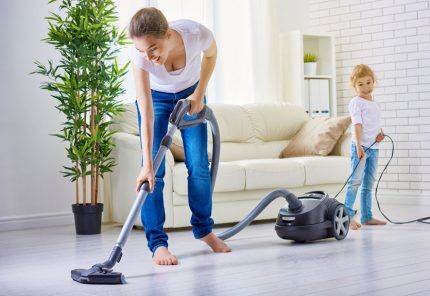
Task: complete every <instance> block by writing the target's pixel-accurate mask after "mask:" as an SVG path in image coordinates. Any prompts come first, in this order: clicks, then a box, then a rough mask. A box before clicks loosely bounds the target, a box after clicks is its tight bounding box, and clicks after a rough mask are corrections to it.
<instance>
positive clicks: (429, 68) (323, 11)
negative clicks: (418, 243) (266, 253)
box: [310, 0, 430, 198]
mask: <svg viewBox="0 0 430 296" xmlns="http://www.w3.org/2000/svg"><path fill="white" fill-rule="evenodd" d="M429 5H430V4H429V1H428V0H424V1H416V0H382V1H370V0H366V1H361V3H358V4H357V1H352V0H350V1H342V0H329V1H318V0H311V1H310V23H311V25H312V26H313V28H314V29H315V30H321V31H325V32H332V33H334V34H335V36H336V59H337V91H338V92H337V97H338V112H339V114H340V115H342V114H346V113H347V112H348V111H347V106H348V103H349V100H350V99H351V97H352V96H353V95H354V93H353V91H352V90H351V87H350V85H349V73H350V72H351V70H352V68H353V66H354V65H355V64H358V63H366V64H369V65H370V66H371V67H372V68H373V69H374V70H375V72H376V76H377V78H378V84H377V87H376V91H375V97H376V100H377V101H378V102H379V103H380V106H381V109H382V118H383V128H384V131H385V132H386V133H387V134H389V135H391V137H392V138H393V139H394V140H395V142H396V145H395V146H396V151H395V158H394V159H393V161H392V163H391V166H390V167H389V168H388V173H387V174H386V175H384V178H383V182H381V188H385V189H387V190H388V189H394V190H398V191H400V192H403V193H405V194H404V198H407V197H408V196H410V195H408V194H406V193H407V192H411V193H421V194H423V195H424V196H428V195H429V193H430V182H429V181H430V150H429V148H430V37H429V36H430V7H429ZM390 147H391V146H390V144H387V143H386V144H384V145H383V146H382V148H383V151H381V152H382V156H383V157H381V158H380V169H381V168H382V166H381V165H382V164H385V163H386V162H387V156H388V153H389V149H390ZM384 156H385V157H384Z"/></svg>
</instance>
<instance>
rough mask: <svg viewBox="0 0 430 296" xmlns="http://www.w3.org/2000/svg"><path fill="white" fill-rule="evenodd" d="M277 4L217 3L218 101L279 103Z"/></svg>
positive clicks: (264, 0)
mask: <svg viewBox="0 0 430 296" xmlns="http://www.w3.org/2000/svg"><path fill="white" fill-rule="evenodd" d="M275 8H276V1H274V0H248V1H243V0H219V1H214V13H213V15H214V27H215V35H216V38H217V42H218V52H219V59H218V64H217V69H216V73H215V83H216V97H217V99H216V100H217V101H220V102H225V103H237V104H241V103H249V102H269V101H279V100H280V95H279V94H280V91H279V89H280V75H279V73H280V69H279V47H278V22H277V18H276V16H277V14H276V11H275Z"/></svg>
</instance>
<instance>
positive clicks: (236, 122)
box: [208, 104, 256, 143]
mask: <svg viewBox="0 0 430 296" xmlns="http://www.w3.org/2000/svg"><path fill="white" fill-rule="evenodd" d="M208 106H209V107H210V108H211V109H212V111H213V112H214V114H215V118H216V120H217V122H218V126H219V131H220V137H221V142H236V143H243V142H255V141H256V139H255V133H254V130H253V125H252V124H251V119H250V117H249V115H248V113H247V112H246V110H245V109H244V108H243V107H242V106H240V105H231V104H208ZM208 133H210V127H209V125H208ZM208 140H209V142H212V134H210V136H209V137H208Z"/></svg>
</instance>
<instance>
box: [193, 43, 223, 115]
mask: <svg viewBox="0 0 430 296" xmlns="http://www.w3.org/2000/svg"><path fill="white" fill-rule="evenodd" d="M216 58H217V48H216V42H215V40H214V41H212V44H211V45H210V46H209V48H208V49H206V50H205V51H203V58H202V66H201V69H200V80H199V84H198V85H197V87H196V89H195V90H194V93H193V94H192V95H191V96H190V97H189V99H190V100H191V107H190V111H189V113H190V114H195V113H199V112H200V111H201V110H202V109H203V104H204V102H203V98H204V96H205V92H206V88H207V86H208V83H209V79H210V78H211V76H212V73H213V70H214V68H215V64H216Z"/></svg>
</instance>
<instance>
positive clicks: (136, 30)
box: [128, 7, 169, 39]
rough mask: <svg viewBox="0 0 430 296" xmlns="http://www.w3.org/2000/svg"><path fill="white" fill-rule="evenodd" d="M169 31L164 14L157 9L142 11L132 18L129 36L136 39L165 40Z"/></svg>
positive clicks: (147, 8)
mask: <svg viewBox="0 0 430 296" xmlns="http://www.w3.org/2000/svg"><path fill="white" fill-rule="evenodd" d="M167 29H169V23H168V22H167V20H166V17H165V16H164V15H163V13H162V12H161V11H160V10H158V9H157V8H155V7H146V8H142V9H140V10H139V11H138V12H136V14H135V15H134V16H133V17H132V18H131V21H130V24H129V26H128V35H129V36H130V38H131V39H133V38H135V37H143V36H153V37H155V38H163V37H164V36H165V35H166V32H167Z"/></svg>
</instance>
